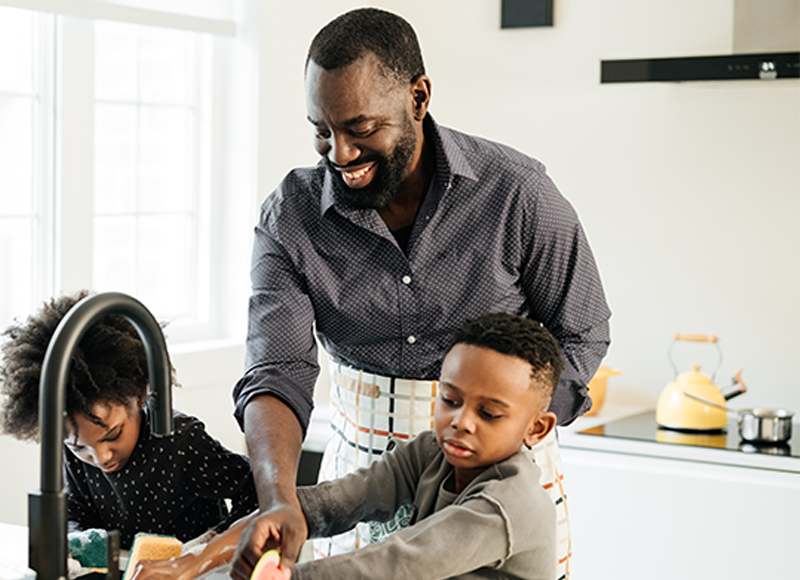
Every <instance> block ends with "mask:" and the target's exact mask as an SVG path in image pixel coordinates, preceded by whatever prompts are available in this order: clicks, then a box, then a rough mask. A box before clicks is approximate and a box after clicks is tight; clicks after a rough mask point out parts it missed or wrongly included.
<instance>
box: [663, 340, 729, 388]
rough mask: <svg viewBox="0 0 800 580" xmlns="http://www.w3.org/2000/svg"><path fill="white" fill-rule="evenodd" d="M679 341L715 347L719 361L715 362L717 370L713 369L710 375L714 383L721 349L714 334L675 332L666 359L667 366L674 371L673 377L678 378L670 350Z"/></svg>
mask: <svg viewBox="0 0 800 580" xmlns="http://www.w3.org/2000/svg"><path fill="white" fill-rule="evenodd" d="M681 340H685V341H688V342H708V343H710V344H713V345H714V346H716V347H717V354H718V355H719V360H718V361H717V368H716V369H714V372H713V373H712V374H711V381H712V382H713V381H714V377H715V376H716V375H717V371H718V370H719V368H720V367H721V366H722V349H721V348H720V347H719V341H718V339H717V336H716V335H715V334H694V333H691V332H676V333H675V336H674V337H673V341H672V342H671V343H670V345H669V350H668V351H667V358H668V359H669V364H670V365H672V370H674V371H675V376H676V377H677V376H678V367H677V366H675V361H673V360H672V348H673V347H674V346H675V343H676V342H678V341H681Z"/></svg>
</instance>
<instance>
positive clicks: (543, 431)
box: [525, 411, 557, 447]
mask: <svg viewBox="0 0 800 580" xmlns="http://www.w3.org/2000/svg"><path fill="white" fill-rule="evenodd" d="M556 421H557V419H556V414H555V413H553V412H552V411H542V412H541V413H538V414H537V415H536V416H535V417H533V418H532V419H531V424H530V425H529V426H528V433H527V434H526V435H525V445H527V446H528V447H533V446H534V445H536V444H537V443H539V442H540V441H542V440H543V439H544V438H545V437H547V436H548V435H549V434H550V431H552V430H553V429H555V426H556Z"/></svg>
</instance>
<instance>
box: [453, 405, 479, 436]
mask: <svg viewBox="0 0 800 580" xmlns="http://www.w3.org/2000/svg"><path fill="white" fill-rule="evenodd" d="M453 426H454V427H455V428H456V429H458V430H459V431H465V432H467V433H472V432H473V431H474V430H475V421H474V420H473V417H472V413H470V411H469V410H468V409H464V408H461V409H460V410H459V411H458V413H456V414H455V416H454V417H453Z"/></svg>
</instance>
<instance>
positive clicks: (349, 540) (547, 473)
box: [314, 358, 572, 580]
mask: <svg viewBox="0 0 800 580" xmlns="http://www.w3.org/2000/svg"><path fill="white" fill-rule="evenodd" d="M328 362H329V364H328V368H329V370H330V378H331V381H330V385H331V387H330V400H331V407H332V409H333V410H332V415H333V416H332V417H331V428H332V430H333V434H332V436H331V439H330V441H329V442H328V445H327V447H326V448H325V452H324V454H323V456H322V464H321V465H320V473H319V481H329V480H333V479H337V478H339V477H343V476H345V475H347V474H348V473H351V472H352V471H355V470H356V469H358V468H359V467H366V466H368V465H369V464H370V463H372V462H373V461H374V460H376V459H378V458H379V457H380V456H381V454H382V453H383V451H384V450H385V449H386V444H387V442H388V441H389V439H390V438H392V437H394V438H397V439H410V438H411V437H413V436H415V435H417V434H418V433H420V432H422V431H425V430H428V429H432V428H433V409H434V405H435V403H436V389H437V385H438V382H437V381H421V380H414V379H399V378H394V377H385V376H381V375H376V374H373V373H367V372H364V371H361V370H359V369H355V368H353V367H350V366H348V365H346V364H344V363H341V362H338V361H336V360H334V359H333V358H329V361H328ZM530 455H531V456H532V458H533V460H534V461H535V462H536V464H537V465H538V466H539V468H540V469H541V470H542V481H541V483H542V487H543V488H544V489H545V491H546V492H547V494H548V495H549V496H550V498H551V499H552V500H553V503H554V504H555V506H556V514H557V551H556V553H557V556H558V565H557V568H556V570H557V574H556V578H555V579H554V580H567V579H568V578H569V560H570V557H571V556H572V553H571V552H572V544H571V540H570V530H569V519H568V513H567V502H566V497H567V496H566V493H565V491H564V474H563V470H562V467H561V454H560V453H559V450H558V443H557V439H556V435H555V430H553V431H552V432H551V433H550V435H548V436H547V437H546V438H545V439H544V440H543V441H542V442H540V443H539V444H538V445H536V446H535V447H533V448H532V449H531V451H530ZM410 517H411V506H406V507H404V508H401V509H400V510H399V511H398V512H397V514H395V517H394V519H393V520H391V521H389V522H385V523H382V522H366V523H360V524H358V525H357V526H356V528H355V529H354V530H352V531H350V532H346V533H344V534H340V535H338V536H334V537H333V538H324V539H317V540H314V555H315V557H316V558H326V557H328V556H333V555H336V554H342V553H345V552H351V551H353V550H356V549H358V548H360V547H362V546H365V545H367V544H374V543H378V542H382V541H383V540H384V539H386V537H388V535H389V534H391V533H392V532H394V531H397V530H399V529H402V528H404V527H406V526H407V525H408V521H409V518H410Z"/></svg>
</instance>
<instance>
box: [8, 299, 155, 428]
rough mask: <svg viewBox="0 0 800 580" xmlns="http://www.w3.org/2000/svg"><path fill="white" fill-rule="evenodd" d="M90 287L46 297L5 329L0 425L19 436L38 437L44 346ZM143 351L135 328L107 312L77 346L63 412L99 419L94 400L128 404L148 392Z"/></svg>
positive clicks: (45, 347) (70, 415)
mask: <svg viewBox="0 0 800 580" xmlns="http://www.w3.org/2000/svg"><path fill="white" fill-rule="evenodd" d="M88 295H89V292H88V291H85V290H83V291H81V292H78V293H77V294H74V295H68V296H62V297H60V298H54V299H52V300H50V301H48V302H45V303H44V305H43V306H42V307H41V309H40V310H39V311H38V312H37V313H36V314H34V315H32V316H29V317H28V318H27V320H26V321H25V322H24V323H19V322H18V321H16V322H15V323H14V324H12V325H11V326H9V327H8V328H7V329H6V330H5V331H4V332H3V337H4V339H5V340H4V342H3V346H2V361H1V362H0V393H2V395H3V401H2V408H1V409H0V427H1V428H2V430H3V432H5V433H7V434H9V435H12V436H13V437H16V438H17V439H21V440H27V441H30V440H38V438H39V377H40V375H41V372H42V365H43V363H44V357H45V354H46V352H47V345H48V344H49V342H50V339H51V338H52V337H53V334H54V333H55V330H56V328H57V327H58V324H59V323H60V322H61V319H62V318H64V316H65V315H66V314H67V312H68V311H69V310H70V308H72V307H73V306H74V305H75V304H76V303H77V302H79V301H80V300H81V299H83V298H84V297H86V296H88ZM147 383H148V375H147V356H146V354H145V350H144V345H143V344H142V341H141V339H140V338H139V335H138V333H137V332H136V329H135V328H134V327H133V325H132V324H130V323H129V322H128V321H127V320H125V319H124V318H123V317H121V316H117V315H114V314H110V315H108V316H105V317H103V318H102V319H100V320H99V321H97V322H96V323H95V324H94V325H92V326H91V327H90V328H89V329H87V331H86V333H85V334H84V335H83V338H81V341H80V343H79V344H78V346H77V347H76V348H75V352H74V354H73V357H72V364H71V365H70V372H69V377H68V381H67V395H66V396H67V399H66V413H67V418H68V419H69V420H70V421H73V418H74V417H75V415H76V414H82V415H85V416H86V417H88V418H89V419H90V420H91V421H92V422H95V423H98V424H101V425H102V422H100V421H99V419H97V417H96V416H95V415H94V414H93V413H92V412H91V410H92V409H93V408H94V406H95V405H96V404H97V403H98V402H105V403H116V404H121V405H126V404H128V403H129V402H130V398H131V397H135V398H137V399H138V400H139V401H141V402H144V400H145V398H146V397H147Z"/></svg>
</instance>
